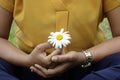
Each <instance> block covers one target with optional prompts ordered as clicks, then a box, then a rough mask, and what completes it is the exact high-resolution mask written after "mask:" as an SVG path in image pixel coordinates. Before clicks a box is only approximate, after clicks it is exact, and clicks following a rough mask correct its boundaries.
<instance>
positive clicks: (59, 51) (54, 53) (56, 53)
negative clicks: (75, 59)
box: [48, 49, 63, 58]
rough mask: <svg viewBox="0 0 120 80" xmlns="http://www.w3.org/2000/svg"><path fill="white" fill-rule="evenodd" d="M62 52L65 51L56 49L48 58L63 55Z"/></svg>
mask: <svg viewBox="0 0 120 80" xmlns="http://www.w3.org/2000/svg"><path fill="white" fill-rule="evenodd" d="M62 51H63V49H56V50H54V51H53V52H52V53H51V54H50V55H49V56H48V57H50V58H51V57H52V56H55V55H59V54H62Z"/></svg>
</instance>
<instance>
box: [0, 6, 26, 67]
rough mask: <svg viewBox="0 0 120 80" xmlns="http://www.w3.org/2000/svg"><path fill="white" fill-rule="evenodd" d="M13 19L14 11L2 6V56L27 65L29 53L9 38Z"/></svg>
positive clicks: (0, 16) (0, 51) (0, 34)
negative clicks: (18, 47)
mask: <svg viewBox="0 0 120 80" xmlns="http://www.w3.org/2000/svg"><path fill="white" fill-rule="evenodd" d="M12 20H13V13H10V12H9V11H7V10H5V9H3V8H1V7H0V58H3V59H5V60H7V61H9V62H11V63H14V64H17V65H23V66H27V64H26V63H27V62H26V61H27V58H26V56H27V55H26V54H25V53H24V52H22V51H20V50H19V49H17V48H16V47H15V46H13V45H12V44H11V43H10V42H9V41H8V40H7V39H8V37H9V32H10V28H11V24H12Z"/></svg>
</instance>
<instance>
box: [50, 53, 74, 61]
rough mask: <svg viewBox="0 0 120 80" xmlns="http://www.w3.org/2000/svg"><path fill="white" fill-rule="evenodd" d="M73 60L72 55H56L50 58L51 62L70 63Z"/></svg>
mask: <svg viewBox="0 0 120 80" xmlns="http://www.w3.org/2000/svg"><path fill="white" fill-rule="evenodd" d="M74 59H75V55H72V54H64V55H56V56H53V57H52V59H51V60H52V61H53V62H70V61H73V60H74Z"/></svg>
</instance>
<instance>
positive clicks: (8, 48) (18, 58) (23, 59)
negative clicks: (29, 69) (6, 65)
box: [0, 38, 29, 66]
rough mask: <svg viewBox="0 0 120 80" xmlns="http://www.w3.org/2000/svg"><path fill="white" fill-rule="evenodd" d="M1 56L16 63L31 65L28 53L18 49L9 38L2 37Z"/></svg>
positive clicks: (0, 43) (0, 42)
mask: <svg viewBox="0 0 120 80" xmlns="http://www.w3.org/2000/svg"><path fill="white" fill-rule="evenodd" d="M0 58H2V59H5V60H6V61H8V62H10V63H12V64H15V65H19V66H29V62H28V54H26V53H24V52H23V51H21V50H19V49H17V48H16V47H15V46H13V45H12V44H11V43H10V42H9V41H8V40H5V39H3V38H0Z"/></svg>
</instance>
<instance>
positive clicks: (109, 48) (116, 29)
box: [30, 7, 120, 78]
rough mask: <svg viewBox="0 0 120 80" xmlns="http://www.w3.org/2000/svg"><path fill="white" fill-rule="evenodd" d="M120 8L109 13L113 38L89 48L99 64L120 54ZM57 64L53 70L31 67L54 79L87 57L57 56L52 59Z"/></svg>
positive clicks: (80, 54)
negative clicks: (109, 56)
mask: <svg viewBox="0 0 120 80" xmlns="http://www.w3.org/2000/svg"><path fill="white" fill-rule="evenodd" d="M119 13H120V7H118V8H116V9H114V10H112V11H109V12H108V13H106V16H107V18H108V20H109V22H110V27H111V30H112V34H113V38H112V39H110V40H107V41H105V42H103V43H101V44H99V45H96V46H94V47H91V48H89V49H88V50H89V51H90V52H91V53H92V58H93V61H95V62H97V61H99V60H101V59H103V58H104V57H106V56H108V55H111V54H114V53H116V52H120V22H119V21H120V14H119ZM51 60H52V61H53V62H55V63H61V64H60V65H58V66H56V67H55V68H53V69H46V68H45V67H42V66H41V65H39V64H35V65H34V66H31V67H30V69H31V70H32V71H34V72H36V73H37V74H39V75H41V76H43V77H46V78H47V77H54V76H56V75H59V74H62V73H64V72H65V71H67V70H69V69H71V68H72V67H74V66H77V65H81V64H82V63H84V62H85V55H83V54H82V52H75V51H70V52H68V53H66V54H62V55H55V56H53V57H52V58H51Z"/></svg>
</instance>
